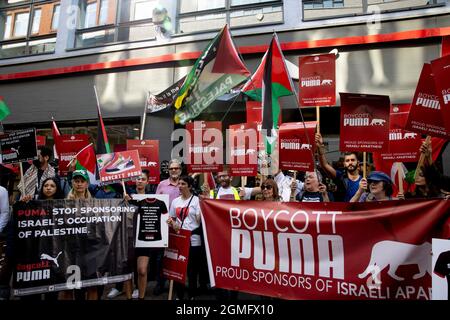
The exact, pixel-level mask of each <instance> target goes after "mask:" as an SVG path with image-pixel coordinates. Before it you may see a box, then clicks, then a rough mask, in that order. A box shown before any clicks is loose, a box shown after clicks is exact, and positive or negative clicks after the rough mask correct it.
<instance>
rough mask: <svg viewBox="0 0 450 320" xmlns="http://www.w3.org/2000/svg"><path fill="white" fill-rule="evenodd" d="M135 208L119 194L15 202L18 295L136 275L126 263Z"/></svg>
mask: <svg viewBox="0 0 450 320" xmlns="http://www.w3.org/2000/svg"><path fill="white" fill-rule="evenodd" d="M135 210H136V208H135V207H133V206H128V205H126V203H125V202H124V201H123V200H120V199H90V200H51V201H30V202H28V203H24V202H18V203H17V204H16V205H15V206H14V219H15V221H14V228H15V238H14V252H15V255H16V257H15V258H16V263H15V268H14V294H15V295H18V296H21V295H29V294H36V293H44V292H51V291H60V290H68V289H75V288H79V287H89V286H94V285H102V284H107V283H113V282H119V281H124V280H126V279H129V278H131V274H128V272H130V270H127V269H126V262H127V259H128V241H129V239H131V241H132V239H133V234H132V231H131V232H130V231H129V230H133V228H132V227H131V228H130V227H129V226H131V225H132V223H133V214H134V212H135ZM129 233H130V234H129Z"/></svg>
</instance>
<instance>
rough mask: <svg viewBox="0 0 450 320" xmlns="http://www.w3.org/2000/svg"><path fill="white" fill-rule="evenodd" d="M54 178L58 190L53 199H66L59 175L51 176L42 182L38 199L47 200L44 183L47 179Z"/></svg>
mask: <svg viewBox="0 0 450 320" xmlns="http://www.w3.org/2000/svg"><path fill="white" fill-rule="evenodd" d="M49 180H52V181H53V182H54V183H55V185H56V192H55V194H54V195H53V199H64V192H63V190H62V188H61V181H60V180H59V179H58V178H57V177H50V178H47V179H45V180H44V181H43V182H42V185H41V189H40V190H39V196H38V200H46V199H47V198H46V197H45V195H44V185H45V183H46V182H47V181H49Z"/></svg>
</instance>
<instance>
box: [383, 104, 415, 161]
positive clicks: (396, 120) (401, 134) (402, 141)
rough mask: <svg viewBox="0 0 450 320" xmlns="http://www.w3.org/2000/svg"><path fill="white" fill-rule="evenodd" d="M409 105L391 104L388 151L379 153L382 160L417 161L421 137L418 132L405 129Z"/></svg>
mask: <svg viewBox="0 0 450 320" xmlns="http://www.w3.org/2000/svg"><path fill="white" fill-rule="evenodd" d="M410 108H411V105H409V104H399V105H392V106H391V114H390V119H389V125H390V128H389V152H387V153H381V157H382V159H383V160H390V161H394V162H417V161H419V156H420V151H419V148H420V145H421V144H422V139H421V137H420V134H418V133H415V132H411V131H405V130H403V128H404V127H405V124H406V120H407V118H408V114H409V110H410Z"/></svg>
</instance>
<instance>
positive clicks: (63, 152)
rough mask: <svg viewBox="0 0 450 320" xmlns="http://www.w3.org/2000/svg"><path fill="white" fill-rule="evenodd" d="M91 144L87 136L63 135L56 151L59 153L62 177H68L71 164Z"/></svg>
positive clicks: (58, 141) (57, 142)
mask: <svg viewBox="0 0 450 320" xmlns="http://www.w3.org/2000/svg"><path fill="white" fill-rule="evenodd" d="M88 144H89V135H87V134H62V135H61V137H60V138H59V139H57V140H56V149H57V150H58V152H59V172H60V175H61V176H66V175H67V172H68V171H69V168H68V167H67V166H68V165H69V162H70V161H72V159H73V157H75V155H76V154H77V153H78V152H79V151H80V150H81V149H83V148H84V147H86V146H87V145H88Z"/></svg>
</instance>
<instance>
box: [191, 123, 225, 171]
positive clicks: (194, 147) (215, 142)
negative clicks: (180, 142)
mask: <svg viewBox="0 0 450 320" xmlns="http://www.w3.org/2000/svg"><path fill="white" fill-rule="evenodd" d="M186 130H187V134H188V136H187V137H186V147H187V156H186V157H185V158H186V161H185V162H186V163H187V165H188V166H187V167H188V171H189V172H210V171H213V172H217V171H221V170H222V167H223V141H222V140H223V139H216V137H218V136H222V123H221V122H220V121H194V122H189V123H187V124H186ZM219 133H220V134H219Z"/></svg>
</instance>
